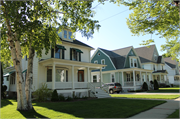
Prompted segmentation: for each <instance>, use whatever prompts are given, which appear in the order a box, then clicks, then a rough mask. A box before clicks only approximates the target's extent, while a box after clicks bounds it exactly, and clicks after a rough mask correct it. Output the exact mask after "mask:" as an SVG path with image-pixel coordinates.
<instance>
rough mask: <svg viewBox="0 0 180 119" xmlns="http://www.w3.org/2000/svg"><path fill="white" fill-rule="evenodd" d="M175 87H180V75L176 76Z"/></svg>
mask: <svg viewBox="0 0 180 119" xmlns="http://www.w3.org/2000/svg"><path fill="white" fill-rule="evenodd" d="M174 85H180V75H175V76H174Z"/></svg>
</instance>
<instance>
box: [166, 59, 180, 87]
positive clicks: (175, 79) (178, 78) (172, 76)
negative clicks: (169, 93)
mask: <svg viewBox="0 0 180 119" xmlns="http://www.w3.org/2000/svg"><path fill="white" fill-rule="evenodd" d="M164 61H165V68H166V70H167V72H168V78H169V82H170V84H174V85H180V73H179V66H178V62H177V61H176V60H172V57H167V58H164Z"/></svg>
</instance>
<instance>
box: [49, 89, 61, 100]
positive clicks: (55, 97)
mask: <svg viewBox="0 0 180 119" xmlns="http://www.w3.org/2000/svg"><path fill="white" fill-rule="evenodd" d="M58 100H59V97H58V93H57V90H56V89H55V90H54V91H53V93H52V97H51V101H58Z"/></svg>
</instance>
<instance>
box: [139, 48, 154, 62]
mask: <svg viewBox="0 0 180 119" xmlns="http://www.w3.org/2000/svg"><path fill="white" fill-rule="evenodd" d="M154 49H155V45H150V47H149V48H148V47H146V46H145V47H140V48H135V51H136V53H137V55H138V56H139V58H140V60H141V63H146V62H153V61H152V58H153V53H154Z"/></svg>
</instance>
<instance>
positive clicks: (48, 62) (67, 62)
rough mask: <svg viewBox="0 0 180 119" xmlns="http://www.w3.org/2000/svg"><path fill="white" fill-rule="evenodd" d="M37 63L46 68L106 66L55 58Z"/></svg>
mask: <svg viewBox="0 0 180 119" xmlns="http://www.w3.org/2000/svg"><path fill="white" fill-rule="evenodd" d="M39 63H40V64H42V65H43V66H48V65H52V64H57V65H58V64H59V65H67V66H80V67H90V68H101V67H105V66H107V65H102V64H94V63H89V62H81V61H72V60H66V59H57V58H49V59H45V60H41V61H39Z"/></svg>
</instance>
